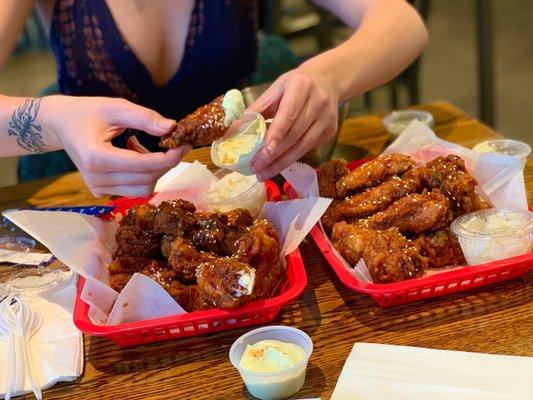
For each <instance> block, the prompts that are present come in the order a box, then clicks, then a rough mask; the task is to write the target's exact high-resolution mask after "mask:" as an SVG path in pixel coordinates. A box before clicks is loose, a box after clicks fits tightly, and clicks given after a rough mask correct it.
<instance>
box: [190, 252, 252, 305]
mask: <svg viewBox="0 0 533 400" xmlns="http://www.w3.org/2000/svg"><path fill="white" fill-rule="evenodd" d="M196 277H197V280H198V286H197V291H198V294H197V296H198V298H197V300H196V302H197V304H196V307H202V305H203V306H205V305H209V306H210V307H236V306H238V305H241V304H243V303H244V302H246V301H247V300H248V299H249V298H250V297H251V295H252V292H253V291H254V285H255V283H256V271H255V270H254V269H253V268H251V267H250V266H249V265H248V264H246V263H244V262H242V261H239V260H237V259H236V258H229V257H225V258H222V257H219V258H214V259H212V260H211V261H208V262H204V263H203V264H201V265H200V266H199V267H198V271H197V274H196ZM198 302H200V303H201V304H202V305H198Z"/></svg>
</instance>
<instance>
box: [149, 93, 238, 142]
mask: <svg viewBox="0 0 533 400" xmlns="http://www.w3.org/2000/svg"><path fill="white" fill-rule="evenodd" d="M222 99H223V96H219V97H217V98H216V99H214V100H213V101H211V103H208V104H206V105H203V106H201V107H199V108H198V109H196V111H194V112H193V113H192V114H189V115H187V116H186V117H185V118H183V119H182V120H180V121H179V122H178V123H176V126H175V127H174V129H173V130H172V132H171V133H169V134H168V135H165V136H163V138H162V139H161V141H160V142H159V145H160V146H161V147H164V148H167V149H174V148H176V147H178V146H181V145H182V144H189V145H191V146H193V147H196V146H209V145H210V144H211V143H213V141H214V140H216V139H219V138H221V137H222V136H224V134H225V133H226V131H227V129H228V127H227V126H225V125H224V118H225V113H224V109H223V108H222Z"/></svg>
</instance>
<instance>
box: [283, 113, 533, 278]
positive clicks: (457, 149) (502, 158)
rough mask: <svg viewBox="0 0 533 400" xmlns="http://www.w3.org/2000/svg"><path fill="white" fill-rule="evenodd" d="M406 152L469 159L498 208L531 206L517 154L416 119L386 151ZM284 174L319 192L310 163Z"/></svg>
mask: <svg viewBox="0 0 533 400" xmlns="http://www.w3.org/2000/svg"><path fill="white" fill-rule="evenodd" d="M391 153H402V154H407V155H409V156H411V157H412V158H413V159H414V160H415V161H416V162H417V164H420V165H421V164H425V163H426V162H428V161H431V160H433V159H434V158H436V157H439V156H447V155H449V154H455V155H458V156H460V157H461V158H463V159H464V160H465V164H466V167H467V169H468V170H469V171H470V172H471V173H472V175H473V176H474V177H475V178H476V179H477V181H478V183H479V187H478V191H479V192H480V194H481V195H482V196H483V197H484V198H486V199H487V200H488V201H490V203H491V204H492V205H493V206H494V207H497V208H510V209H519V210H527V207H528V206H527V194H526V187H525V182H524V163H523V161H521V160H520V159H519V158H517V157H512V156H506V155H499V154H488V153H487V154H481V155H478V154H477V153H475V152H474V151H472V150H470V149H467V148H465V147H462V146H460V145H458V144H455V143H450V142H447V141H445V140H442V139H439V138H438V137H437V136H436V135H435V133H434V132H433V131H432V130H431V129H430V128H429V127H427V126H426V125H424V124H422V123H421V122H419V121H417V120H414V121H413V122H412V123H411V124H409V126H408V127H407V128H406V129H405V130H404V131H403V133H402V134H401V135H400V136H398V138H397V139H396V140H395V141H394V142H393V143H391V144H390V145H389V147H387V148H386V149H385V150H384V151H383V153H382V154H391ZM283 176H284V177H285V179H286V180H287V181H288V182H289V184H290V185H291V186H292V188H293V189H294V190H295V192H296V193H298V195H299V196H300V197H303V198H305V197H307V196H310V195H311V196H312V195H314V196H317V195H318V180H317V175H316V171H315V170H314V169H313V168H311V167H310V166H308V165H305V164H301V163H295V164H293V165H292V166H291V167H289V168H287V169H286V170H285V171H284V172H283ZM319 225H320V229H322V233H323V234H324V238H325V240H326V241H327V242H328V244H329V245H330V247H331V249H332V251H333V253H334V254H335V256H336V257H337V259H338V260H339V261H340V262H341V263H342V265H343V266H344V267H345V268H346V269H347V270H348V271H349V272H350V273H351V274H352V275H353V276H354V277H355V278H356V279H358V280H359V281H362V282H367V283H372V282H373V280H372V278H371V276H370V274H369V272H368V268H367V266H366V263H365V262H364V260H363V259H361V260H359V261H358V262H357V263H356V265H351V264H350V263H349V262H348V261H346V260H345V259H344V257H342V256H341V255H340V254H339V252H338V251H337V250H336V249H335V248H334V247H333V244H332V243H331V241H330V240H329V237H328V235H327V234H326V233H325V232H324V229H323V228H322V224H321V223H319ZM456 268H461V267H447V268H441V269H438V270H430V271H426V273H425V275H433V274H438V273H440V272H442V271H445V270H446V271H449V270H451V269H456Z"/></svg>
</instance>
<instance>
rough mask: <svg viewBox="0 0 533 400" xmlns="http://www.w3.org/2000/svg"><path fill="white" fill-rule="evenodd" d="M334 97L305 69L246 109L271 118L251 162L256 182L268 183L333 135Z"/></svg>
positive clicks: (323, 82) (275, 85)
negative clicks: (264, 135) (271, 120)
mask: <svg viewBox="0 0 533 400" xmlns="http://www.w3.org/2000/svg"><path fill="white" fill-rule="evenodd" d="M338 100H339V99H338V95H337V93H336V90H335V89H334V88H333V87H332V85H330V84H329V83H328V81H327V80H326V79H325V77H324V76H321V73H320V72H319V70H317V68H313V67H312V66H306V64H303V65H302V66H301V67H299V68H297V69H295V70H292V71H290V72H288V73H286V74H284V75H282V76H281V77H279V78H278V79H277V80H276V81H275V82H274V83H273V84H272V85H271V86H270V87H269V88H268V89H267V90H266V91H265V92H264V93H263V94H262V95H261V96H260V97H259V98H258V99H257V100H256V101H255V102H254V103H253V104H252V105H251V106H250V107H249V109H250V110H253V111H257V112H259V113H261V114H263V115H264V116H265V117H266V118H269V117H274V121H273V122H272V124H271V125H270V127H269V129H268V131H267V133H266V138H265V145H264V147H263V149H261V151H259V152H258V153H257V154H256V156H255V157H254V158H253V160H252V162H251V168H252V170H253V171H254V172H255V173H256V174H257V177H258V179H260V180H265V179H268V178H270V177H272V176H274V175H276V174H278V173H280V172H281V171H282V170H284V169H285V168H286V167H288V166H289V165H290V164H292V163H293V162H294V161H297V160H299V159H300V158H302V157H303V156H304V155H305V154H307V153H308V152H309V151H311V150H312V149H315V148H317V147H318V146H320V145H321V144H323V143H326V142H327V141H328V140H330V139H331V138H333V136H334V135H335V133H336V131H337V123H338V121H337V118H338V108H337V107H338V105H337V103H338Z"/></svg>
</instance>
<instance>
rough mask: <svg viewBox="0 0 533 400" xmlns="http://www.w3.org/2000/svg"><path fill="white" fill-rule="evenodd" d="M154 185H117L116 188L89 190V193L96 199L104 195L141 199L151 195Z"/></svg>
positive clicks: (106, 187)
mask: <svg viewBox="0 0 533 400" xmlns="http://www.w3.org/2000/svg"><path fill="white" fill-rule="evenodd" d="M153 190H154V185H153V184H151V185H137V186H128V185H118V186H104V187H100V188H95V189H91V193H92V194H93V195H95V196H96V197H102V196H105V195H116V196H128V197H142V196H148V195H150V194H152V192H153Z"/></svg>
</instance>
